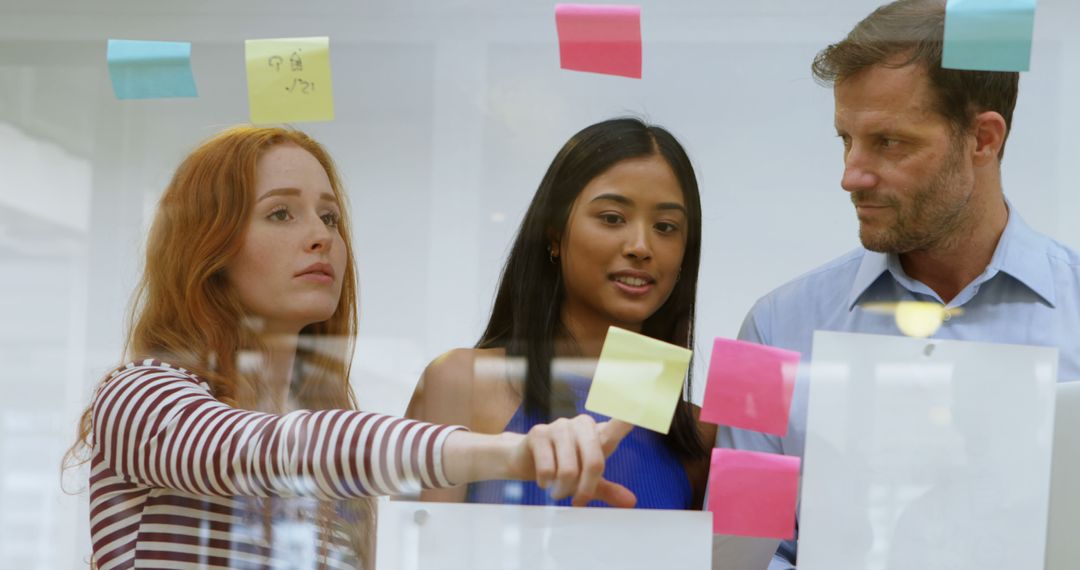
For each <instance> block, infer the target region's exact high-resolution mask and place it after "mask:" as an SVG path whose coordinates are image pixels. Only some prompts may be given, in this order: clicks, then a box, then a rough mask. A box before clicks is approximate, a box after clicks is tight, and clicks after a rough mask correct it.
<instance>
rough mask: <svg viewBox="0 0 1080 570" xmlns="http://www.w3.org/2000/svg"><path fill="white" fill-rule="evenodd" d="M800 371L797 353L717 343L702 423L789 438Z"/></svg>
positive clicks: (723, 340)
mask: <svg viewBox="0 0 1080 570" xmlns="http://www.w3.org/2000/svg"><path fill="white" fill-rule="evenodd" d="M798 366H799V353H798V352H795V351H791V350H784V349H782V348H775V347H772V346H762V345H760V344H754V343H752V342H743V341H739V340H729V339H726V338H718V339H716V342H714V343H713V351H712V360H711V361H710V362H709V377H708V380H707V381H706V384H705V402H704V403H703V404H702V406H701V421H705V422H709V423H714V424H723V425H727V426H731V427H737V428H742V429H749V430H754V431H760V432H765V433H771V434H776V435H779V436H783V435H786V434H787V427H788V412H790V411H791V393H792V392H793V391H794V390H795V372H796V371H797V370H798Z"/></svg>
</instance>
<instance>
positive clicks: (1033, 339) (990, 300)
mask: <svg viewBox="0 0 1080 570" xmlns="http://www.w3.org/2000/svg"><path fill="white" fill-rule="evenodd" d="M896 301H934V302H937V303H942V300H941V298H940V297H938V295H937V294H936V293H934V291H933V290H931V289H930V288H929V287H927V286H926V285H924V284H923V283H921V282H919V281H916V280H915V279H912V278H911V277H908V276H907V275H906V274H905V273H904V270H903V268H902V267H901V265H900V260H899V258H898V257H897V256H896V255H894V254H883V253H876V252H872V251H868V250H866V249H863V248H861V247H860V248H858V249H856V250H854V251H852V252H850V253H848V254H847V255H844V256H843V257H841V258H839V259H836V260H834V261H832V262H830V263H827V264H825V265H823V266H821V267H819V268H817V269H815V270H813V271H811V272H810V273H807V274H805V275H803V276H801V277H799V278H797V279H795V280H794V281H791V282H790V283H787V284H785V285H783V286H781V287H780V288H778V289H776V290H775V291H773V292H772V293H769V294H768V295H766V296H765V297H762V298H761V299H759V300H758V302H757V303H756V304H754V307H753V308H752V309H751V310H750V313H749V314H748V315H747V317H746V320H745V321H744V322H743V325H742V329H741V330H740V331H739V338H740V339H742V340H747V341H751V342H756V343H760V344H767V345H771V346H778V347H781V348H786V349H790V350H797V351H799V352H800V353H802V358H803V361H804V362H808V361H809V360H810V353H811V341H812V339H813V334H814V331H815V330H825V331H844V332H859V333H870V334H891V335H899V334H901V333H900V331H899V329H898V328H897V326H896V320H895V318H894V316H893V315H890V314H882V313H881V312H875V311H872V310H867V309H866V308H864V305H865V304H866V303H874V302H896ZM946 307H948V308H961V307H962V308H963V312H962V313H961V314H957V315H953V316H951V317H949V318H948V319H947V320H946V322H944V323H943V324H942V326H941V328H940V329H938V330H937V332H935V333H934V335H933V336H932V338H938V339H955V340H967V341H981V342H998V343H1007V344H1026V345H1039V346H1053V347H1057V348H1058V351H1059V363H1058V379H1059V381H1070V380H1080V254H1078V253H1077V252H1075V251H1073V250H1071V249H1069V248H1067V247H1065V246H1064V245H1062V244H1060V243H1058V242H1056V241H1054V240H1052V239H1050V238H1048V237H1046V236H1044V235H1042V234H1040V233H1038V232H1036V231H1034V230H1032V229H1031V228H1030V227H1029V226H1028V225H1027V224H1025V223H1024V221H1023V220H1021V219H1020V217H1019V216H1018V215H1017V214H1016V213H1015V212H1013V211H1011V206H1010V213H1009V220H1008V223H1007V224H1006V226H1005V231H1004V232H1002V235H1001V239H1000V240H999V241H998V245H997V249H995V250H994V255H993V258H992V259H991V260H990V264H989V265H988V266H987V267H986V270H984V271H983V272H982V274H980V275H979V276H978V277H976V278H975V280H974V281H972V282H971V283H969V284H968V285H967V287H965V288H964V289H963V290H962V291H961V292H960V293H959V294H958V295H957V296H956V298H954V299H952V300H951V301H950V302H949V303H948V304H947V305H946ZM808 368H809V367H806V366H802V367H800V373H799V376H798V378H797V379H796V383H795V393H794V396H793V398H792V404H791V415H790V418H789V424H788V435H787V436H786V437H778V436H774V435H768V434H762V433H757V432H752V431H745V430H739V429H733V428H727V427H723V426H721V428H720V430H719V433H718V435H717V445H718V446H720V447H728V448H735V449H746V450H754V451H766V452H770V453H783V454H785V455H794V456H798V457H802V455H803V450H804V448H805V444H806V408H807V397H808V395H809V374H808V373H806V371H807V369H808ZM795 552H796V543H795V541H789V542H785V543H782V544H781V545H780V549H779V550H778V551H777V554H776V557H775V558H774V560H773V563H772V564H770V566H769V570H786V569H791V568H794V567H795V566H794V561H795Z"/></svg>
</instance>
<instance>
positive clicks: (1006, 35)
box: [941, 0, 1035, 71]
mask: <svg viewBox="0 0 1080 570" xmlns="http://www.w3.org/2000/svg"><path fill="white" fill-rule="evenodd" d="M1034 28H1035V0H949V1H948V4H947V5H946V8H945V45H944V46H943V48H942V54H941V66H942V67H946V68H949V69H971V70H979V71H1027V70H1028V65H1029V64H1030V62H1031V35H1032V31H1033V30H1034Z"/></svg>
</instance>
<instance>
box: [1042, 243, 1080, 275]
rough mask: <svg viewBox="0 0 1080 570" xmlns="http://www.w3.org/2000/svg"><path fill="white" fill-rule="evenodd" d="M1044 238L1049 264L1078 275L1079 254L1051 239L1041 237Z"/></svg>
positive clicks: (1079, 271) (1079, 272)
mask: <svg viewBox="0 0 1080 570" xmlns="http://www.w3.org/2000/svg"><path fill="white" fill-rule="evenodd" d="M1043 237H1045V238H1046V241H1047V246H1046V255H1047V257H1048V258H1049V259H1050V263H1051V264H1053V265H1056V266H1059V267H1060V268H1062V269H1064V270H1066V271H1070V272H1072V273H1074V274H1077V275H1080V252H1077V251H1076V250H1075V249H1073V248H1071V247H1069V246H1067V245H1065V244H1063V243H1061V242H1059V241H1057V240H1056V239H1053V238H1051V237H1050V236H1043Z"/></svg>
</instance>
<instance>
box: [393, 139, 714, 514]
mask: <svg viewBox="0 0 1080 570" xmlns="http://www.w3.org/2000/svg"><path fill="white" fill-rule="evenodd" d="M700 257H701V201H700V197H699V194H698V186H697V180H696V178H695V176H694V169H693V166H691V164H690V160H689V158H688V157H687V155H686V152H685V151H684V150H683V148H682V146H681V145H680V144H679V142H678V141H677V140H676V139H675V138H674V137H673V136H672V135H671V133H669V132H668V131H666V130H664V129H662V128H660V127H657V126H652V125H648V124H645V123H644V122H642V121H640V120H638V119H633V118H623V119H613V120H608V121H604V122H601V123H597V124H595V125H592V126H590V127H587V128H585V129H584V130H582V131H580V132H578V133H577V134H575V135H574V136H573V137H572V138H571V139H570V140H569V141H568V142H567V143H566V144H565V145H564V146H563V147H562V150H560V151H559V153H558V154H557V155H556V156H555V160H554V161H552V163H551V166H550V167H549V168H548V170H547V173H546V174H545V175H544V179H543V180H542V181H541V183H540V187H539V189H538V190H537V192H536V195H535V196H534V197H533V200H532V203H531V204H530V206H529V209H528V212H526V214H525V219H524V220H523V221H522V223H521V227H520V229H519V230H518V234H517V237H516V239H515V241H514V245H513V248H512V250H511V252H510V256H509V258H508V259H507V261H506V265H505V267H504V269H503V274H502V280H501V283H500V284H499V288H498V293H497V296H496V298H495V306H494V308H493V310H492V314H491V319H490V321H489V322H488V325H487V328H486V330H485V331H484V333H483V336H482V337H481V338H480V341H479V342H478V343H477V344H476V347H475V348H472V349H459V350H453V351H451V352H449V353H447V354H445V355H443V356H441V357H440V358H438V359H436V360H435V361H434V362H432V363H431V364H430V365H429V366H428V368H427V370H425V372H424V375H423V377H422V378H421V379H420V382H419V384H418V386H417V388H416V392H415V393H414V395H413V399H412V401H411V403H410V405H409V409H408V411H407V412H406V415H407V416H409V417H413V418H418V419H423V420H425V421H433V422H440V423H451V424H461V425H466V426H468V427H469V428H470V429H472V430H473V431H476V432H481V433H499V432H503V431H513V432H518V433H526V432H528V431H529V430H530V429H531V428H532V427H533V426H534V425H539V424H542V423H544V422H547V421H550V420H551V419H552V418H555V417H559V416H564V415H573V414H575V413H583V412H584V401H585V398H586V396H587V394H588V388H589V383H590V376H591V374H592V371H591V369H590V364H589V363H590V362H591V363H593V364H594V363H595V359H596V357H598V356H599V354H600V349H601V347H602V346H603V342H604V338H605V335H606V333H607V330H608V327H610V326H617V327H620V328H623V329H627V330H631V331H635V332H640V333H642V334H645V335H648V336H651V337H653V338H657V339H660V340H663V341H666V342H669V343H672V344H676V345H679V346H684V347H687V348H692V347H693V340H694V334H693V324H694V300H695V296H696V289H697V278H698V265H699V261H700ZM575 363H576V365H577V366H576V367H577V368H578V370H571V369H572V368H574V367H575ZM582 363H584V368H585V370H583V371H582V370H580V369H581V368H582V366H581V364H582ZM689 394H690V378H689V376H688V377H687V380H686V384H685V385H684V387H683V400H682V401H680V403H679V405H678V406H677V407H676V411H675V416H674V419H673V420H672V425H671V429H670V432H669V433H668V435H667V436H666V437H665V436H662V435H660V434H657V433H654V432H650V431H648V430H645V429H642V428H634V430H633V431H631V432H630V435H629V436H627V438H626V439H625V440H624V441H623V443H622V444H621V446H620V448H619V450H618V451H617V452H616V453H615V454H613V455H612V456H611V458H610V459H609V461H608V464H607V465H608V466H607V470H606V474H607V477H609V478H610V479H611V480H612V481H618V482H619V483H621V484H623V485H625V486H626V487H628V488H629V489H631V490H632V491H634V493H635V495H637V498H638V506H639V507H646V508H649V507H651V508H669V509H690V508H700V506H701V503H702V499H703V498H704V491H705V482H706V478H707V472H708V458H707V449H706V447H705V445H704V444H703V441H712V440H713V432H714V429H715V428H711V427H710V426H699V424H698V423H697V422H696V419H695V418H696V413H697V409H696V407H695V406H693V405H692V404H690V403H689V401H687V400H688V397H689ZM592 415H593V417H596V418H601V417H602V416H598V415H596V414H592ZM421 497H422V498H423V499H425V500H442V501H470V502H484V503H518V504H568V501H558V502H557V501H553V500H551V499H550V498H549V497H547V495H546V494H545V493H544V491H543V490H542V489H541V488H540V487H538V486H537V485H535V484H528V483H525V484H521V483H517V482H513V483H511V482H500V481H492V482H487V483H483V484H473V485H470V486H469V487H468V488H467V489H464V488H458V489H450V490H428V491H424V492H423V493H422V494H421ZM594 503H596V504H600V503H599V502H594Z"/></svg>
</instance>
